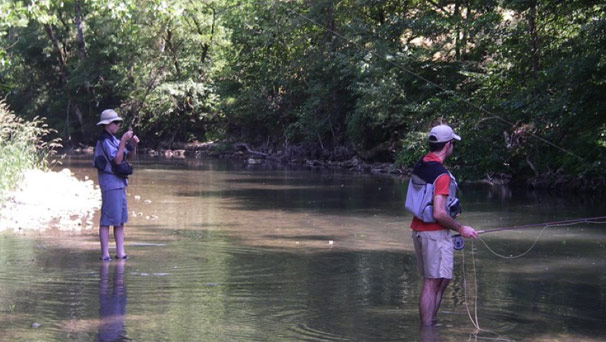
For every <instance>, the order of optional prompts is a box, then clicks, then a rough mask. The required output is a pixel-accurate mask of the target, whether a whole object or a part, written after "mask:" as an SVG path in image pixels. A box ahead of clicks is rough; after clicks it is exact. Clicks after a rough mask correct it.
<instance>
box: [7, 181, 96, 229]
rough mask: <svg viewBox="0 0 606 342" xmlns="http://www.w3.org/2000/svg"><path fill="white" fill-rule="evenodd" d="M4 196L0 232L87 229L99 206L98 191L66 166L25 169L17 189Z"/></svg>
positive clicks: (91, 223)
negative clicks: (54, 169)
mask: <svg viewBox="0 0 606 342" xmlns="http://www.w3.org/2000/svg"><path fill="white" fill-rule="evenodd" d="M5 198H6V200H5V201H4V202H2V203H1V204H0V231H7V230H12V231H15V232H25V231H28V230H30V231H31V230H38V231H40V230H45V229H58V230H71V231H75V230H82V229H90V228H92V227H93V226H94V225H93V215H94V213H95V211H97V210H98V209H99V208H100V207H101V192H100V191H99V189H98V188H96V187H95V185H94V183H93V181H92V180H85V181H80V180H78V179H76V178H75V177H74V176H73V175H72V173H71V172H70V170H69V169H64V170H62V171H61V172H51V171H40V170H29V171H26V172H25V174H24V177H23V181H22V182H21V184H20V185H19V187H18V189H17V190H15V191H13V192H11V193H9V194H7V196H5Z"/></svg>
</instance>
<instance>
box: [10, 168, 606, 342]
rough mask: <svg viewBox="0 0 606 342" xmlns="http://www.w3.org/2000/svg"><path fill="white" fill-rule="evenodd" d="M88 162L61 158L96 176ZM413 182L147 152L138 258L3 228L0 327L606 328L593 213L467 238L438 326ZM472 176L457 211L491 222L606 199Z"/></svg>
mask: <svg viewBox="0 0 606 342" xmlns="http://www.w3.org/2000/svg"><path fill="white" fill-rule="evenodd" d="M89 164H90V161H89V160H88V158H87V159H83V158H75V157H74V158H73V159H68V160H65V161H64V165H63V167H69V168H70V169H71V170H72V171H73V172H74V173H75V174H76V175H77V177H79V178H82V179H83V178H85V177H87V176H88V177H91V178H92V179H95V180H96V174H95V171H94V169H92V168H90V167H89ZM405 188H406V180H404V179H400V178H394V177H390V176H370V175H358V174H351V173H344V172H337V171H309V170H293V169H288V168H282V167H279V168H278V167H275V168H267V167H260V166H248V165H246V164H244V163H241V162H229V161H223V160H214V159H199V160H177V161H175V160H172V161H171V160H147V159H142V160H139V161H137V162H136V173H135V175H134V176H133V177H131V180H130V186H129V187H128V200H129V211H130V212H131V218H130V221H129V223H128V224H127V226H126V248H127V253H128V254H129V255H130V257H131V258H130V259H129V260H127V261H115V260H114V261H112V262H110V263H102V262H100V261H99V242H98V237H97V231H96V227H95V228H94V229H89V230H82V231H80V232H59V231H50V232H49V231H46V232H28V233H22V234H14V233H9V232H5V233H1V234H0V340H1V341H423V342H434V341H484V340H488V341H495V340H496V341H604V340H605V339H606V326H605V325H604V324H603V322H604V317H605V314H606V226H604V225H598V224H588V223H585V224H579V225H574V226H561V227H548V228H546V229H544V230H543V227H536V228H530V229H524V230H515V231H502V232H495V233H490V234H484V235H482V236H481V238H482V241H479V240H476V241H474V242H471V241H467V242H466V247H465V249H464V250H463V251H457V252H456V253H455V275H454V278H453V280H452V282H451V285H450V286H449V288H448V290H447V292H446V293H445V295H444V300H443V302H442V306H441V311H440V313H439V315H438V319H439V324H438V326H437V327H435V328H431V329H421V328H420V326H419V318H418V310H417V302H418V296H419V288H420V279H419V277H418V275H417V273H416V266H415V259H414V256H413V251H412V250H413V247H412V243H411V240H410V231H409V228H408V224H409V222H410V219H411V217H410V215H409V214H407V213H406V212H405V211H404V209H403V205H402V203H403V198H404V194H405ZM461 190H462V196H461V197H462V203H463V208H464V209H463V210H464V211H463V214H462V216H461V218H460V220H461V222H463V223H466V224H469V225H472V226H474V227H476V228H478V229H491V228H497V227H509V226H513V225H522V224H532V223H542V222H551V221H559V220H566V219H572V218H579V217H592V216H602V215H604V214H605V213H606V208H605V206H604V201H603V200H599V199H596V200H592V199H587V198H582V197H561V196H552V195H547V194H536V193H519V192H512V191H509V190H507V189H503V188H497V187H490V186H488V185H473V186H472V185H463V186H462V187H461ZM58 200H60V199H58ZM97 221H98V218H95V222H97ZM535 241H536V244H535V245H534V246H533V243H534V242H535ZM110 245H111V246H112V247H113V241H111V244H110ZM531 247H532V248H531ZM529 249H530V250H529ZM528 250H529V251H528ZM526 251H528V252H527V253H526V254H524V255H523V256H521V257H519V258H509V257H511V256H514V257H515V256H517V255H519V254H522V253H524V252H526ZM111 252H112V254H113V250H112V251H111ZM472 321H474V322H477V324H478V326H479V328H480V329H481V330H478V329H476V328H475V327H474V324H473V323H472Z"/></svg>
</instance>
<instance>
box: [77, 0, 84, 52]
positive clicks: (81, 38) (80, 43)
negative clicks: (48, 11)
mask: <svg viewBox="0 0 606 342" xmlns="http://www.w3.org/2000/svg"><path fill="white" fill-rule="evenodd" d="M80 1H81V0H76V17H75V18H74V21H75V22H76V32H77V34H76V42H77V44H78V55H80V58H81V59H84V58H85V57H86V43H85V42H84V33H83V31H84V30H83V29H82V10H81V8H80Z"/></svg>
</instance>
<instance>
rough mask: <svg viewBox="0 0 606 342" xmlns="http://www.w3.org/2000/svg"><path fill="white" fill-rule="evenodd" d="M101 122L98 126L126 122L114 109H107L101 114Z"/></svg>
mask: <svg viewBox="0 0 606 342" xmlns="http://www.w3.org/2000/svg"><path fill="white" fill-rule="evenodd" d="M99 119H100V120H99V122H97V126H99V125H109V124H110V123H112V122H114V121H124V120H123V119H122V118H121V117H119V116H118V113H116V112H115V111H114V110H113V109H106V110H104V111H102V112H101V117H100V118H99Z"/></svg>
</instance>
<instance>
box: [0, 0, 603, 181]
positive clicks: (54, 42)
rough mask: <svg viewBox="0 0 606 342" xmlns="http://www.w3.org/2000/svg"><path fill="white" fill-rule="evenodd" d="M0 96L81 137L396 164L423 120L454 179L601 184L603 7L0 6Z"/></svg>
mask: <svg viewBox="0 0 606 342" xmlns="http://www.w3.org/2000/svg"><path fill="white" fill-rule="evenodd" d="M0 13H2V14H1V15H0V96H1V97H2V98H6V102H7V103H8V104H9V105H10V107H11V109H12V110H13V111H14V112H15V113H17V114H18V115H19V116H22V117H24V118H33V117H35V116H44V117H46V118H47V119H48V123H49V125H50V126H51V127H53V128H55V129H56V130H57V131H58V132H59V134H60V135H61V137H62V138H63V141H64V145H69V144H77V143H84V144H89V143H91V141H92V139H94V137H95V135H96V134H97V130H98V127H95V123H96V120H97V118H98V115H99V113H100V111H101V110H103V109H105V108H114V109H116V110H119V111H120V113H121V115H123V116H124V117H125V118H126V119H127V121H128V123H129V124H131V125H132V126H134V127H135V129H137V131H138V134H139V135H140V136H141V137H142V139H143V141H145V142H146V144H148V146H155V145H158V144H161V143H162V144H168V145H170V144H172V143H174V142H190V141H196V140H197V141H204V140H216V139H226V140H231V141H242V142H247V143H249V144H251V145H255V146H261V145H267V146H271V147H272V148H273V149H288V148H290V147H292V146H305V148H306V149H307V150H308V151H309V152H310V155H311V156H315V157H320V156H326V155H330V153H332V152H333V151H335V150H347V151H350V152H351V153H352V154H356V155H358V156H359V157H360V158H363V159H366V160H369V161H388V162H395V163H398V164H400V165H404V166H409V165H410V164H412V163H413V162H414V161H415V160H416V159H417V158H418V157H419V156H420V154H422V153H423V151H424V149H425V146H424V135H423V134H424V133H425V132H426V131H427V130H428V129H429V127H430V126H431V124H432V123H435V122H436V121H443V122H447V123H449V124H451V125H453V126H455V127H456V128H457V130H458V131H459V132H460V133H461V135H462V136H463V138H464V139H463V141H462V143H461V144H460V147H459V145H458V146H457V148H459V149H460V150H459V153H457V154H456V158H455V159H454V160H452V164H454V166H455V167H459V168H460V169H461V173H463V174H465V175H466V176H467V177H471V178H483V177H486V176H495V175H510V176H512V177H514V178H519V179H528V178H531V177H541V176H543V177H544V176H548V175H549V176H572V177H577V178H580V179H582V178H586V179H591V178H592V177H600V176H601V175H603V171H602V168H603V167H604V163H605V162H606V114H605V112H606V98H605V97H604V96H603V94H605V93H606V57H605V56H606V4H604V2H603V1H582V0H574V1H552V0H547V1H536V0H510V1H505V0H503V1H495V0H471V1H460V0H456V1H439V0H436V1H411V0H382V1H378V0H340V1H338V0H326V1H306V0H295V1H244V0H210V1H187V0H171V1H160V0H153V1H142V0H125V1H122V0H121V1H115V0H109V1H108V0H104V1H98V0H68V1H54V0H49V1H40V2H25V1H16V0H1V1H0Z"/></svg>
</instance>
